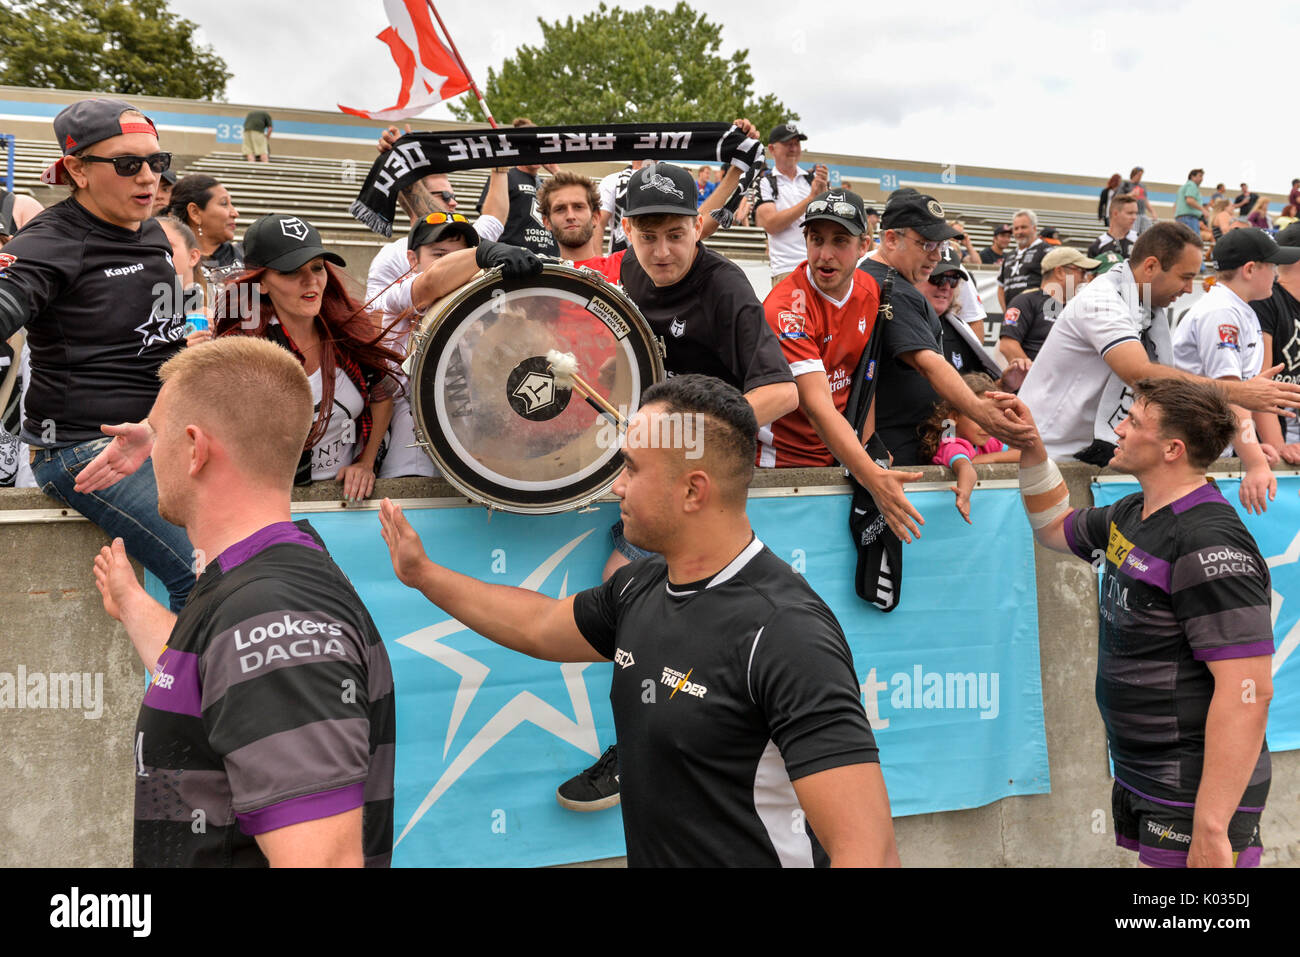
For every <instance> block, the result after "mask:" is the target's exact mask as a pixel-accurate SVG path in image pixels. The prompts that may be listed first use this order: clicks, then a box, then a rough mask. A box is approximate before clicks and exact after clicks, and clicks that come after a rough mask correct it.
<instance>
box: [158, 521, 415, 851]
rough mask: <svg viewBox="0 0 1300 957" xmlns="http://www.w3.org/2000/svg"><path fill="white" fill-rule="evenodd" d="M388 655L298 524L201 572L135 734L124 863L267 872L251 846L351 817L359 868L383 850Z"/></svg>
mask: <svg viewBox="0 0 1300 957" xmlns="http://www.w3.org/2000/svg"><path fill="white" fill-rule="evenodd" d="M395 742H396V717H395V710H394V701H393V675H392V670H391V667H390V665H389V661H388V653H387V652H386V651H385V649H384V645H383V641H382V640H381V639H380V637H379V633H378V631H377V630H376V629H375V626H374V623H373V622H372V621H371V619H370V615H369V614H368V613H367V612H366V609H365V606H364V605H362V603H361V599H360V598H359V597H357V594H356V592H355V591H354V590H353V588H352V585H351V583H350V582H349V581H348V580H347V578H346V576H344V574H343V573H342V571H340V570H339V568H338V566H337V565H335V564H334V562H333V560H332V559H331V558H330V556H329V554H328V552H326V551H325V547H324V545H323V543H322V542H321V540H320V538H319V536H318V535H317V534H316V532H315V530H314V529H312V528H311V526H310V525H308V524H307V523H306V522H299V523H296V524H295V523H290V522H280V523H276V524H273V525H269V526H267V527H266V528H264V529H262V530H261V531H259V532H257V533H255V534H253V535H252V536H250V537H249V538H246V539H244V540H243V541H242V542H239V543H238V544H236V545H234V546H232V547H231V548H229V549H227V550H226V551H224V552H222V553H221V555H220V556H219V557H218V558H217V559H216V560H215V561H214V562H212V563H210V564H209V565H208V567H207V568H206V569H205V570H204V572H203V574H202V575H201V576H200V578H199V581H198V583H197V584H196V585H195V586H194V590H193V591H192V592H191V593H190V597H189V600H188V601H187V602H186V605H185V607H184V608H183V609H181V612H180V615H179V617H178V618H177V621H176V624H175V626H174V627H173V629H172V633H171V636H170V638H169V639H168V642H167V646H166V647H165V649H164V650H163V653H162V655H161V656H160V657H159V659H158V667H157V669H156V670H155V672H154V675H153V680H152V681H151V683H150V685H149V688H148V690H147V691H146V693H145V697H144V702H143V704H142V705H141V707H140V717H139V719H138V721H137V723H136V734H135V742H134V744H135V771H136V789H135V864H136V866H137V867H265V866H266V864H267V859H266V856H265V855H264V854H263V853H262V851H261V849H260V848H259V847H258V844H257V841H256V835H258V834H264V833H266V832H268V831H273V830H277V829H279V828H283V827H287V826H289V825H293V824H299V823H302V822H304V821H312V820H318V819H320V818H325V817H332V816H333V815H336V814H341V813H344V812H346V811H350V810H353V809H355V808H363V809H364V810H363V836H362V841H363V847H364V853H365V862H366V865H367V866H370V867H385V866H387V865H388V863H389V860H390V857H391V854H392V847H393V758H394V747H395Z"/></svg>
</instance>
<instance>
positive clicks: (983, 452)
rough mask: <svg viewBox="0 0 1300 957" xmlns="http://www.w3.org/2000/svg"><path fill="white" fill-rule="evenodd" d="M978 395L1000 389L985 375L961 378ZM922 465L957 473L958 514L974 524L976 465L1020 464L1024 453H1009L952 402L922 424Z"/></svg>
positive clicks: (1010, 451) (970, 375)
mask: <svg viewBox="0 0 1300 957" xmlns="http://www.w3.org/2000/svg"><path fill="white" fill-rule="evenodd" d="M961 378H962V381H963V382H965V383H966V385H968V386H969V387H970V389H971V391H972V392H974V393H975V394H976V395H982V394H983V393H985V392H988V391H990V390H992V389H996V388H997V384H996V383H995V382H994V381H993V380H992V379H990V378H989V377H988V376H987V375H985V374H984V373H982V372H971V373H968V374H967V375H964V376H962V377H961ZM920 432H921V461H923V462H924V461H925V460H926V459H927V458H928V459H929V460H930V461H931V462H933V463H934V464H935V465H944V466H947V467H948V468H950V469H952V470H953V473H954V474H955V475H956V476H957V484H956V485H954V486H952V490H953V492H955V493H956V494H957V511H959V512H961V517H962V518H964V519H965V520H966V524H968V525H969V524H971V520H970V493H971V490H972V489H974V488H975V482H976V480H977V476H976V474H975V465H977V464H979V463H992V462H1019V461H1020V452H1019V451H1018V450H1016V449H1008V448H1007V446H1006V445H1005V444H1004V443H1003V442H1001V441H1000V440H998V439H995V438H993V436H991V435H989V434H988V433H987V432H985V431H984V429H983V428H981V427H980V425H979V423H978V422H976V421H975V420H974V419H972V418H970V417H969V416H966V415H962V414H960V413H959V412H958V411H957V410H956V408H954V407H953V405H952V404H951V403H949V402H940V403H938V404H937V405H935V407H934V412H933V413H932V414H931V415H930V418H929V419H927V420H926V421H925V423H924V424H922V426H921V429H920Z"/></svg>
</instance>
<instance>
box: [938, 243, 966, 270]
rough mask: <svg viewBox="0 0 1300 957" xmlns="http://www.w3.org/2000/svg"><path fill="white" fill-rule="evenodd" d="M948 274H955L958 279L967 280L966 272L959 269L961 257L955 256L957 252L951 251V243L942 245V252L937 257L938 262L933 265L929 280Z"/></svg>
mask: <svg viewBox="0 0 1300 957" xmlns="http://www.w3.org/2000/svg"><path fill="white" fill-rule="evenodd" d="M949 272H955V273H956V274H957V278H958V279H965V278H967V277H966V270H964V269H962V268H961V256H959V255H957V250H955V249H953V247H952V244H951V243H944V244H943V252H942V253H941V254H940V255H939V261H938V262H937V263H935V265H934V269H933V270H932V271H931V273H930V278H931V279H934V278H935V277H936V276H942V275H943V274H944V273H949Z"/></svg>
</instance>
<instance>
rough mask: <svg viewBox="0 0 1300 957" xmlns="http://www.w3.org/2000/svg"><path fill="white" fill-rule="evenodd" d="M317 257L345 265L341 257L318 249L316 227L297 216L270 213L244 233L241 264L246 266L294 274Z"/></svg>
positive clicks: (318, 235) (322, 248)
mask: <svg viewBox="0 0 1300 957" xmlns="http://www.w3.org/2000/svg"><path fill="white" fill-rule="evenodd" d="M317 256H322V257H324V258H325V259H326V260H328V261H329V262H332V263H334V265H336V266H346V265H347V263H346V262H345V261H344V259H343V257H342V256H340V255H339V254H338V253H332V252H329V251H328V250H327V249H326V248H325V247H324V246H322V245H321V241H320V233H318V232H317V231H316V227H315V226H313V225H312V224H311V223H309V222H307V220H305V219H303V218H302V217H300V216H286V215H284V214H283V213H271V214H270V215H268V216H263V217H262V218H261V219H259V220H258V221H257V222H255V223H253V225H251V226H249V227H248V229H247V230H245V232H244V262H245V263H246V264H247V265H249V266H265V267H267V268H268V269H274V270H275V271H276V272H293V271H294V270H296V269H298V268H299V267H301V266H302V265H303V264H304V263H309V262H311V261H312V260H313V259H315V258H316V257H317Z"/></svg>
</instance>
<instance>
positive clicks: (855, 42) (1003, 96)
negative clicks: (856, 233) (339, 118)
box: [171, 0, 1300, 212]
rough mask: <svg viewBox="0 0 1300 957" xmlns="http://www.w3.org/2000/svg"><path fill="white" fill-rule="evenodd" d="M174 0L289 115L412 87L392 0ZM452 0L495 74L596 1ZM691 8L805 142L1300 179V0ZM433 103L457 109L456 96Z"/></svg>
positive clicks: (1174, 176)
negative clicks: (395, 55)
mask: <svg viewBox="0 0 1300 957" xmlns="http://www.w3.org/2000/svg"><path fill="white" fill-rule="evenodd" d="M607 5H609V6H612V5H615V4H613V3H608V2H607ZM622 5H623V6H625V7H634V6H641V3H631V2H625V3H623V4H622ZM651 5H652V6H656V7H665V8H667V7H671V6H673V4H672V3H668V2H662V0H657V2H654V3H652V4H651ZM171 6H172V9H173V10H174V11H175V12H177V13H178V14H180V15H181V16H184V17H187V18H189V19H190V20H193V21H194V22H196V23H198V24H199V25H200V27H201V35H200V39H201V40H202V41H203V42H206V43H209V44H211V45H212V46H213V47H214V48H215V49H216V51H217V52H218V53H219V54H220V55H221V56H222V57H224V58H225V60H226V62H227V63H228V64H229V66H230V69H231V70H232V71H233V73H234V78H233V79H232V80H231V81H230V85H229V88H228V90H227V97H228V99H229V100H230V101H231V102H233V103H252V104H258V105H264V106H266V107H268V108H270V109H271V111H272V112H274V110H275V107H277V106H280V107H299V108H308V109H322V110H333V109H334V108H335V104H336V103H339V102H342V103H345V104H347V105H348V106H356V107H360V108H363V109H382V108H385V107H387V106H390V105H392V103H393V102H395V100H396V97H397V87H398V72H397V68H396V67H395V66H394V64H393V62H392V59H391V57H390V56H389V55H388V51H387V48H386V47H385V46H384V45H383V44H381V43H380V42H379V41H378V40H376V39H375V38H374V37H375V34H377V33H378V32H379V31H380V30H382V29H383V28H384V27H385V25H386V20H385V18H384V10H383V4H382V2H380V0H312V2H310V3H293V4H290V3H289V2H287V0H221V2H220V3H214V2H213V0H171ZM437 6H438V10H439V12H440V13H441V14H442V17H443V20H444V21H445V22H446V24H447V28H448V29H449V30H450V31H451V33H452V37H453V38H454V39H455V41H456V44H457V46H458V47H459V48H460V52H461V54H462V55H463V56H464V57H465V59H466V60H467V61H468V63H469V65H470V69H471V70H472V71H473V73H474V76H475V79H476V80H477V81H478V82H479V83H480V85H482V84H483V83H484V82H485V80H486V77H487V68H488V67H489V66H494V67H499V66H500V64H501V62H502V61H503V60H504V59H506V58H507V57H508V56H510V55H511V54H512V53H513V51H514V50H515V49H516V48H517V47H518V46H520V45H521V44H525V43H528V44H534V45H536V44H539V43H540V42H541V38H542V34H541V29H540V28H539V27H538V24H537V14H538V13H539V12H542V11H544V15H545V17H546V18H547V20H548V21H549V20H555V19H563V18H566V17H568V16H569V15H574V16H576V17H581V16H582V15H584V14H586V13H587V12H589V11H591V10H594V9H595V8H596V6H597V2H596V0H548V2H546V3H544V4H533V5H526V4H524V3H519V2H506V0H440V2H439V3H438V4H437ZM694 6H695V7H696V9H698V10H705V11H706V12H707V14H708V16H709V18H710V20H712V21H714V22H721V23H722V24H723V32H722V40H723V49H722V52H723V54H724V55H725V54H729V53H731V52H732V51H734V50H736V49H739V48H747V49H748V50H749V61H750V63H751V65H752V67H753V72H754V79H755V88H756V91H757V92H758V93H764V92H773V93H775V94H776V95H777V96H779V97H780V98H781V99H782V101H783V102H785V104H786V105H787V106H789V107H790V108H791V109H792V110H795V111H797V112H798V113H799V114H800V115H801V116H802V118H803V119H802V124H803V127H804V129H805V131H806V132H807V133H808V134H809V140H808V142H807V144H805V145H806V148H807V149H811V150H824V151H827V152H839V153H851V154H859V155H866V156H877V157H885V158H891V159H912V160H920V161H931V162H934V163H936V164H945V165H946V164H949V163H953V164H956V166H957V171H958V173H959V174H960V169H961V165H962V164H970V165H985V166H1005V167H1012V168H1022V169H1029V170H1045V171H1051V172H1066V173H1083V174H1090V175H1099V176H1107V175H1109V174H1110V173H1112V172H1119V173H1123V174H1127V173H1128V171H1129V168H1130V167H1131V166H1134V165H1141V166H1145V167H1146V175H1147V179H1148V180H1156V181H1161V182H1173V183H1181V182H1183V180H1184V178H1185V176H1186V174H1187V170H1188V169H1189V168H1191V167H1193V166H1201V167H1204V168H1205V170H1206V180H1205V186H1206V187H1207V188H1208V187H1211V186H1213V185H1214V184H1215V183H1216V182H1218V181H1224V182H1226V183H1228V184H1229V185H1230V186H1233V187H1235V186H1236V185H1237V184H1238V183H1240V182H1241V181H1242V180H1243V179H1244V180H1246V181H1247V182H1249V183H1250V184H1251V186H1253V187H1259V188H1263V189H1265V190H1268V191H1272V192H1282V193H1285V192H1286V191H1287V190H1288V189H1289V188H1290V185H1289V184H1290V181H1291V179H1292V177H1295V176H1300V157H1293V156H1292V154H1293V153H1294V147H1295V144H1296V140H1297V137H1296V121H1295V118H1294V117H1295V110H1294V107H1288V104H1289V102H1290V101H1292V99H1293V96H1292V95H1289V94H1284V93H1283V92H1282V91H1283V90H1290V89H1293V88H1294V87H1295V85H1296V82H1297V81H1296V80H1295V70H1294V66H1293V64H1292V63H1290V62H1289V57H1288V56H1287V55H1286V54H1285V53H1283V52H1281V51H1282V50H1283V49H1284V45H1285V44H1286V43H1287V42H1289V40H1290V38H1292V37H1294V36H1296V34H1297V27H1300V4H1296V3H1295V2H1294V0H1292V2H1282V0H1263V2H1259V0H1248V2H1246V3H1239V4H1228V3H1224V2H1223V0H1204V2H1203V0H1190V2H1165V0H1082V2H1081V0H1038V2H1036V3H1032V4H1031V3H1023V4H1022V3H1014V2H1008V0H969V2H964V3H957V2H948V0H941V2H932V3H928V4H897V3H888V4H886V3H862V2H859V3H852V4H850V3H842V2H841V3H834V2H832V3H824V2H823V3H816V2H813V3H807V2H805V3H798V2H794V3H791V2H784V3H782V2H776V0H746V2H744V3H741V2H737V0H710V2H709V3H707V4H705V3H698V2H697V3H695V4H694ZM1247 81H1248V83H1249V86H1248V87H1247V85H1246V83H1247ZM465 95H466V96H469V95H471V94H465ZM1284 109H1286V113H1285V114H1284V112H1283V111H1284ZM1284 115H1285V116H1287V117H1288V121H1287V128H1286V129H1283V126H1282V124H1283V116H1284ZM426 116H427V117H428V118H430V119H438V118H444V119H450V118H451V114H450V113H449V112H448V111H447V108H446V107H445V105H440V106H437V107H434V108H432V109H431V110H430V111H429V112H428V113H427V114H426ZM729 118H730V117H718V119H729ZM663 119H664V120H665V121H667V120H671V119H672V117H663ZM1274 212H1276V210H1274Z"/></svg>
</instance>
